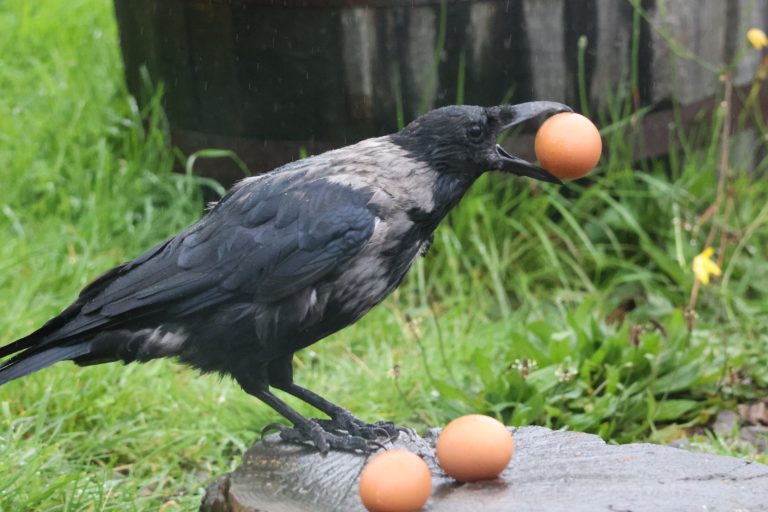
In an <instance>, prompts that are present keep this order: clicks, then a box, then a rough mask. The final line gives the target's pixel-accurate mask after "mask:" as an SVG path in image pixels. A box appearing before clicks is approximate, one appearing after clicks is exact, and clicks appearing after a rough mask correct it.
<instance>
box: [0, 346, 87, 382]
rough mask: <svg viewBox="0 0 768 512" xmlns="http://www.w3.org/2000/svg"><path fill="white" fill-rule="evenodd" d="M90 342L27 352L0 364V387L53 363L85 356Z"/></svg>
mask: <svg viewBox="0 0 768 512" xmlns="http://www.w3.org/2000/svg"><path fill="white" fill-rule="evenodd" d="M90 345H91V344H90V342H83V343H78V344H77V345H68V346H59V347H50V348H47V349H45V350H43V351H41V352H36V353H32V352H33V350H28V351H26V352H22V353H20V354H17V355H15V356H14V357H12V358H10V359H8V360H6V361H3V362H2V363H0V386H1V385H3V384H5V383H6V382H10V381H12V380H14V379H18V378H19V377H24V376H25V375H29V374H30V373H32V372H36V371H37V370H42V369H43V368H47V367H48V366H51V365H52V364H54V363H58V362H59V361H64V360H67V359H74V358H76V357H79V356H82V355H85V354H87V353H88V352H89V351H90Z"/></svg>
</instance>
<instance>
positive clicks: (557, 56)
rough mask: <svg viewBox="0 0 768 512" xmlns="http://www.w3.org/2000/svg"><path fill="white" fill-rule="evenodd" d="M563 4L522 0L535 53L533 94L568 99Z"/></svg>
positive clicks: (532, 75)
mask: <svg viewBox="0 0 768 512" xmlns="http://www.w3.org/2000/svg"><path fill="white" fill-rule="evenodd" d="M563 11H564V4H563V2H562V0H523V12H524V16H525V27H526V32H527V35H528V41H530V48H531V52H532V54H533V56H532V58H531V81H532V84H533V87H532V89H533V91H532V95H531V96H532V97H533V98H536V99H541V100H550V101H560V102H565V101H566V97H567V89H568V84H567V83H566V80H565V76H566V64H565V48H564V45H563V34H564V33H565V28H564V17H563Z"/></svg>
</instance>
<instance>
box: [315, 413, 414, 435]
mask: <svg viewBox="0 0 768 512" xmlns="http://www.w3.org/2000/svg"><path fill="white" fill-rule="evenodd" d="M313 421H314V422H315V423H317V424H318V425H320V426H321V427H322V428H323V429H324V430H325V431H326V432H331V433H336V434H340V433H346V434H349V435H352V436H355V437H362V438H364V439H369V440H376V439H381V438H385V439H386V440H387V441H393V440H395V439H397V438H398V436H399V435H400V432H406V433H408V435H409V437H411V436H412V431H410V430H408V429H406V428H404V427H399V426H397V425H395V424H394V423H392V422H391V421H377V422H375V423H365V422H364V421H362V420H360V419H358V418H356V417H354V416H353V415H352V414H350V413H348V412H344V413H341V414H337V415H335V416H333V417H332V418H331V419H330V420H328V419H314V420H313Z"/></svg>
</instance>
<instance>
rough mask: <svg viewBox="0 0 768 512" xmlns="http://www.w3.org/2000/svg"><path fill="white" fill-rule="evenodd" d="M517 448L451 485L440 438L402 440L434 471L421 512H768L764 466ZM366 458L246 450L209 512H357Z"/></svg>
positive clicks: (590, 444)
mask: <svg viewBox="0 0 768 512" xmlns="http://www.w3.org/2000/svg"><path fill="white" fill-rule="evenodd" d="M511 430H512V433H513V435H514V437H515V441H516V444H517V448H516V451H515V455H514V457H513V459H512V462H511V463H510V465H509V466H508V467H507V469H506V470H504V472H503V473H502V474H501V476H500V478H498V479H496V480H493V481H487V482H478V483H471V484H460V483H457V482H455V481H453V480H452V479H451V478H450V477H448V476H447V475H445V473H443V472H442V470H440V468H439V467H438V465H437V463H436V460H435V456H434V442H435V439H436V435H437V431H430V432H428V433H427V435H426V436H425V437H424V438H420V437H414V438H411V439H409V438H408V437H407V436H404V435H403V436H401V439H399V440H397V441H396V442H395V443H394V445H393V447H398V448H406V449H409V450H411V451H413V452H415V453H417V454H419V455H420V456H422V457H423V458H424V460H425V461H426V462H427V464H428V465H429V467H430V469H431V470H432V478H433V481H432V484H433V491H432V497H431V498H430V501H429V503H428V504H427V506H426V508H425V510H428V511H435V512H437V511H445V512H447V511H450V512H464V511H466V512H470V511H471V512H476V511H478V510H481V511H483V512H493V511H499V512H501V511H504V512H507V511H510V510H514V511H540V510H547V511H560V510H562V511H568V512H578V511H590V512H591V511H601V510H606V511H632V512H643V511H649V512H651V511H653V512H656V511H659V510H664V511H668V512H669V511H702V510H706V511H713V510H722V511H726V510H729V511H732V510H740V511H764V510H768V466H765V465H763V464H758V463H750V462H747V461H744V460H740V459H736V458H733V457H723V456H716V455H706V454H701V453H695V452H689V451H684V450H680V449H677V448H671V447H668V446H658V445H652V444H628V445H621V446H614V445H607V444H605V443H604V442H603V441H602V440H601V439H600V438H599V437H597V436H594V435H590V434H582V433H577V432H564V431H552V430H549V429H546V428H541V427H523V428H517V429H511ZM366 461H367V458H366V457H365V456H363V455H355V454H350V453H342V452H331V453H329V454H327V455H320V454H319V453H317V452H316V451H314V450H313V449H311V448H305V447H301V446H295V445H289V444H285V443H282V442H280V441H279V440H278V439H277V437H276V436H269V437H267V438H266V439H265V440H264V441H260V442H257V443H256V444H255V445H254V446H253V447H252V448H251V449H250V450H248V451H247V452H246V454H245V456H244V458H243V464H242V465H241V466H240V467H238V468H237V469H235V470H234V471H233V472H232V473H228V474H226V475H223V476H221V477H219V478H218V479H217V480H216V481H215V482H213V483H212V484H211V485H210V486H209V487H208V491H207V493H206V496H205V498H204V500H203V503H202V505H201V508H200V510H201V511H203V512H257V511H258V512H326V511H327V512H339V511H344V512H348V511H349V512H354V511H364V508H363V506H362V504H361V503H360V500H359V498H358V494H357V486H358V479H359V475H360V471H361V470H362V468H363V466H364V465H365V463H366Z"/></svg>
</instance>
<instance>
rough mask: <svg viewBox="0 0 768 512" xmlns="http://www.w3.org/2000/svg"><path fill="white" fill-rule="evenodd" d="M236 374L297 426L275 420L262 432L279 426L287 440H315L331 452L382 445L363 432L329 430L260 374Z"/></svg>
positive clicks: (250, 390)
mask: <svg viewBox="0 0 768 512" xmlns="http://www.w3.org/2000/svg"><path fill="white" fill-rule="evenodd" d="M254 377H255V378H254ZM235 378H236V379H237V382H238V383H239V384H240V386H241V387H242V388H243V390H244V391H245V392H246V393H248V394H249V395H252V396H255V397H256V398H258V399H259V400H261V401H262V402H264V403H265V404H267V405H268V406H270V407H271V408H273V409H274V410H275V411H277V412H278V413H280V414H281V415H282V416H283V417H284V418H286V419H287V420H288V421H290V422H291V423H292V424H293V428H289V427H286V426H284V425H280V424H276V423H273V424H271V425H267V426H266V427H265V428H264V429H263V430H262V433H263V432H267V431H269V430H279V431H280V438H281V439H283V440H284V441H288V442H292V443H302V444H304V443H307V442H311V443H312V444H313V445H314V446H315V448H317V449H318V450H319V451H320V452H321V453H326V452H328V450H329V449H330V448H333V449H337V450H346V451H353V452H354V451H361V452H372V451H375V450H376V449H378V448H379V447H380V445H379V444H378V443H372V442H371V441H370V440H368V439H364V438H362V437H359V436H350V435H348V434H345V435H339V434H336V433H333V432H329V431H328V430H326V429H325V428H323V426H321V425H319V424H318V423H317V422H315V421H313V420H310V419H308V418H305V417H304V416H302V415H301V414H299V413H298V411H296V410H295V409H293V408H291V407H290V406H289V405H288V404H286V403H285V402H283V401H282V400H280V399H279V398H277V397H276V396H275V395H273V394H272V393H271V392H270V391H269V387H268V385H267V384H266V382H264V380H265V379H261V378H258V377H257V376H250V377H244V378H241V377H235Z"/></svg>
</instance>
